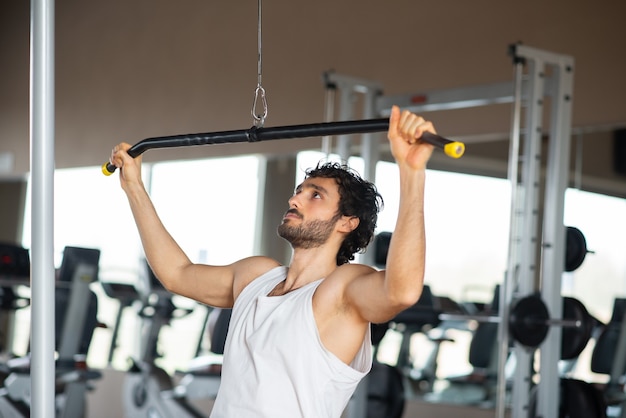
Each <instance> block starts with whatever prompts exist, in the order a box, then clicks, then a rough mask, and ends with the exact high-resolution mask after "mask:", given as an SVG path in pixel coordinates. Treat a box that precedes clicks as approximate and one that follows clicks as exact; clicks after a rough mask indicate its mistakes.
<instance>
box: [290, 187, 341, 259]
mask: <svg viewBox="0 0 626 418" xmlns="http://www.w3.org/2000/svg"><path fill="white" fill-rule="evenodd" d="M338 207H339V188H338V186H337V183H336V181H335V180H334V179H332V178H310V179H307V180H305V181H304V182H303V183H302V184H301V185H299V186H298V187H297V188H296V192H295V194H294V195H293V196H292V197H291V198H290V199H289V210H288V211H287V212H286V213H285V216H284V217H283V221H282V223H281V224H280V225H279V226H278V235H280V236H281V237H282V238H284V239H286V240H287V241H288V242H289V243H291V245H292V247H293V248H304V249H308V248H315V247H319V246H321V245H322V244H324V243H325V242H326V241H327V240H328V238H329V237H330V235H331V234H332V232H333V230H334V228H335V224H336V223H337V220H339V219H340V218H341V214H340V213H339V212H338V210H337V209H338Z"/></svg>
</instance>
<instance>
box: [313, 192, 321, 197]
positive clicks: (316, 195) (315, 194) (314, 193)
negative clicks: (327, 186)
mask: <svg viewBox="0 0 626 418" xmlns="http://www.w3.org/2000/svg"><path fill="white" fill-rule="evenodd" d="M320 197H322V195H321V194H319V193H318V192H313V198H315V199H319V198H320Z"/></svg>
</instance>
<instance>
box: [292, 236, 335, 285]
mask: <svg viewBox="0 0 626 418" xmlns="http://www.w3.org/2000/svg"><path fill="white" fill-rule="evenodd" d="M336 257H337V256H336V251H332V250H329V249H328V248H325V246H322V247H317V248H309V249H297V248H296V249H295V250H294V252H293V255H292V257H291V262H290V263H289V271H288V273H287V278H286V279H285V288H286V289H288V290H291V289H295V288H298V287H301V286H304V285H305V284H308V283H311V282H314V281H315V280H318V279H322V278H326V277H327V276H328V275H329V274H330V273H332V272H333V271H334V270H335V269H336V268H337V262H336Z"/></svg>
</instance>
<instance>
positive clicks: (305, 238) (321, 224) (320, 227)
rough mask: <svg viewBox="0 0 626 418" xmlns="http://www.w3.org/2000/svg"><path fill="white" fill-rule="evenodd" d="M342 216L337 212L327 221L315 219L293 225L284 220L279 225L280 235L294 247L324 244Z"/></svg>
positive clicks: (311, 246)
mask: <svg viewBox="0 0 626 418" xmlns="http://www.w3.org/2000/svg"><path fill="white" fill-rule="evenodd" d="M340 217H341V214H337V215H335V216H333V217H332V219H329V220H327V221H322V220H315V221H310V222H303V223H301V224H300V225H297V226H292V225H289V224H288V223H285V222H283V223H282V224H280V225H279V226H278V235H279V236H280V237H282V238H284V239H285V240H286V241H287V242H289V243H290V244H291V246H292V247H293V248H302V249H309V248H315V247H319V246H321V245H323V244H324V243H326V241H327V240H328V237H330V234H331V233H332V232H333V228H334V227H335V223H336V222H337V220H338V219H339V218H340Z"/></svg>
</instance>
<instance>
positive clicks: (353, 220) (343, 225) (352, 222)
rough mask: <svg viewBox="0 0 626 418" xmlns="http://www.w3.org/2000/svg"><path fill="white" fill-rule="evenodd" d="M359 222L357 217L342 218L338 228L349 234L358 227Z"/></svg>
mask: <svg viewBox="0 0 626 418" xmlns="http://www.w3.org/2000/svg"><path fill="white" fill-rule="evenodd" d="M360 222H361V221H360V219H359V218H358V217H357V216H342V217H341V221H340V222H339V228H340V230H341V231H342V232H347V233H350V232H352V231H354V230H355V229H356V228H357V227H358V226H359V223H360Z"/></svg>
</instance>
